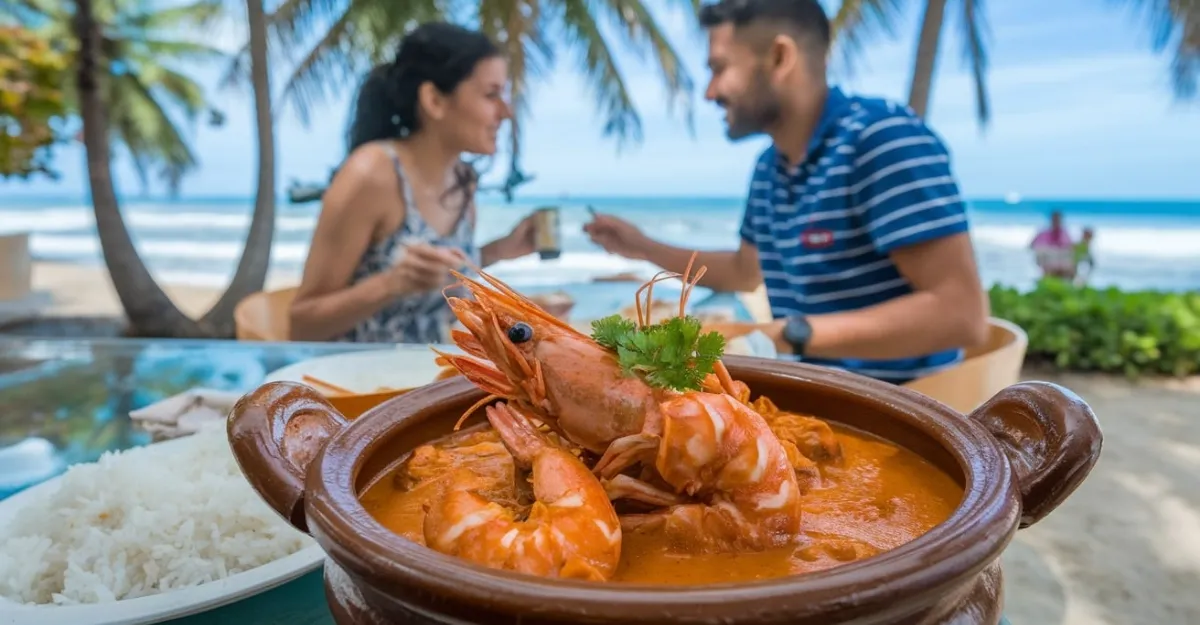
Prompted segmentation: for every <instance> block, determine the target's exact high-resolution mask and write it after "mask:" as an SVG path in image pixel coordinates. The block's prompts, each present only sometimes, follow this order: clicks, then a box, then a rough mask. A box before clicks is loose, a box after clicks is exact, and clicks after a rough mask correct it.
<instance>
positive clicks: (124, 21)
mask: <svg viewBox="0 0 1200 625" xmlns="http://www.w3.org/2000/svg"><path fill="white" fill-rule="evenodd" d="M223 15H225V3H224V2H223V0H194V1H193V2H191V3H189V4H183V5H179V6H173V7H165V8H159V7H153V8H152V9H151V10H146V11H139V12H131V13H129V14H126V15H122V16H121V20H120V21H121V26H122V27H123V28H128V29H129V30H130V31H131V32H147V33H160V32H175V33H178V32H179V31H180V30H182V29H191V28H196V27H205V26H211V25H212V24H213V23H215V22H216V20H217V18H219V17H221V16H223Z"/></svg>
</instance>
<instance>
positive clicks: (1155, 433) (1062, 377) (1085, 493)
mask: <svg viewBox="0 0 1200 625" xmlns="http://www.w3.org/2000/svg"><path fill="white" fill-rule="evenodd" d="M296 279H297V277H296V276H295V275H286V274H278V275H272V276H271V278H270V281H269V282H270V284H269V286H270V288H278V287H280V286H286V285H289V284H294V283H295V281H296ZM165 288H166V291H167V293H168V294H169V295H170V296H171V298H172V299H173V300H174V301H175V302H176V303H177V304H178V305H179V306H180V307H181V308H182V309H183V310H184V311H185V312H187V313H189V314H192V315H199V314H200V313H202V312H204V310H205V309H206V308H207V307H208V306H209V305H210V304H211V303H212V302H214V301H216V298H217V297H218V296H219V293H218V292H217V291H216V290H213V289H204V288H195V287H185V286H168V287H165ZM34 290H35V291H37V292H41V293H43V294H44V295H45V296H46V297H48V298H49V299H50V301H49V302H48V307H47V309H46V312H47V313H48V314H56V315H109V314H112V315H115V314H119V313H120V307H119V304H118V302H117V299H116V295H115V293H114V292H113V290H112V287H111V283H110V282H109V280H108V277H107V273H106V272H105V271H104V270H103V269H101V268H92V267H84V266H79V265H66V264H52V263H36V264H35V266H34ZM1023 377H1024V378H1025V379H1030V380H1033V379H1041V380H1049V381H1053V382H1057V383H1060V384H1062V385H1064V386H1066V387H1068V388H1070V389H1072V390H1074V391H1075V392H1077V393H1079V394H1080V395H1081V396H1082V397H1084V398H1085V399H1086V400H1087V401H1088V402H1089V403H1090V404H1091V406H1092V407H1093V409H1094V410H1095V411H1096V413H1097V415H1099V417H1100V420H1101V425H1102V427H1103V429H1104V434H1105V446H1104V453H1103V456H1102V457H1101V459H1100V462H1099V463H1098V465H1097V466H1096V468H1095V470H1094V471H1093V472H1092V474H1091V476H1090V477H1089V478H1088V480H1087V482H1086V483H1085V484H1084V485H1083V487H1081V488H1080V489H1079V490H1078V491H1076V492H1075V494H1074V495H1073V496H1072V497H1071V498H1070V499H1069V500H1068V501H1067V502H1066V503H1065V504H1064V505H1063V506H1061V507H1060V508H1059V509H1058V510H1056V511H1055V512H1054V513H1053V514H1051V515H1050V516H1049V517H1048V518H1046V519H1044V520H1042V521H1041V522H1040V523H1038V524H1037V525H1035V526H1034V527H1032V528H1029V529H1027V530H1022V531H1021V532H1020V533H1019V534H1018V537H1017V539H1016V540H1015V541H1014V543H1013V544H1012V545H1011V547H1010V548H1009V550H1008V551H1007V552H1006V554H1005V581H1006V590H1005V594H1006V612H1007V614H1008V617H1009V619H1010V620H1011V621H1012V623H1013V625H1056V624H1062V625H1131V624H1135V623H1138V624H1141V623H1145V624H1148V625H1149V624H1154V625H1186V624H1195V623H1200V594H1197V593H1196V592H1195V589H1196V588H1200V479H1197V477H1196V476H1197V474H1200V380H1197V379H1193V380H1183V381H1175V380H1172V381H1149V382H1141V383H1131V382H1129V381H1127V380H1124V379H1120V378H1113V377H1107V376H1095V375H1070V374H1056V373H1053V372H1045V371H1039V370H1036V369H1029V368H1027V369H1026V370H1025V371H1024V372H1023Z"/></svg>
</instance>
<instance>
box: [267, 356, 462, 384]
mask: <svg viewBox="0 0 1200 625" xmlns="http://www.w3.org/2000/svg"><path fill="white" fill-rule="evenodd" d="M436 347H437V348H438V349H441V350H442V351H444V352H450V353H457V354H460V353H462V350H460V349H458V348H457V347H454V346H450V345H446V346H443V345H438V346H436ZM436 358H437V354H435V353H433V350H432V349H430V348H429V346H428V345H398V346H396V349H384V350H379V351H369V352H347V353H344V354H331V355H329V356H318V357H317V358H310V359H308V360H301V361H300V362H295V363H292V364H290V365H288V366H286V367H283V368H281V369H276V370H275V371H272V372H270V373H268V374H267V376H266V379H265V381H266V382H299V383H301V384H305V383H306V382H305V381H304V376H305V375H309V376H312V377H314V378H317V379H318V380H322V381H324V382H329V383H330V384H336V385H338V386H340V387H342V388H345V389H347V390H350V391H353V392H355V393H374V392H375V391H376V390H378V389H379V388H380V387H390V388H416V387H418V386H424V385H426V384H429V383H431V382H433V381H435V380H436V378H437V375H438V373H439V372H441V370H442V368H441V367H439V366H438V365H437V363H435V362H434V360H435V359H436Z"/></svg>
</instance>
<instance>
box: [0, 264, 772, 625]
mask: <svg viewBox="0 0 1200 625" xmlns="http://www.w3.org/2000/svg"><path fill="white" fill-rule="evenodd" d="M635 289H636V286H630V285H629V284H621V285H616V284H600V285H595V286H589V287H587V288H586V289H583V288H573V289H572V288H568V289H566V290H568V292H570V293H571V294H572V295H573V296H575V298H576V301H589V302H596V301H598V300H599V301H602V302H604V303H605V304H606V305H608V306H613V307H615V308H612V309H609V310H604V309H603V306H592V307H591V308H594V309H595V310H592V309H588V310H580V309H577V310H576V311H573V313H572V316H573V317H576V318H589V317H593V316H603V315H604V314H611V313H612V312H614V311H615V310H618V309H619V308H620V307H623V306H625V305H627V304H628V303H630V302H632V299H631V296H632V292H633V290H635ZM545 290H558V287H555V288H553V289H551V288H547V289H545ZM577 291H587V292H586V293H583V292H577ZM699 291H700V290H699V289H697V293H699ZM600 294H604V295H603V297H594V296H596V295H600ZM677 294H678V291H677V290H676V291H675V292H674V293H672V292H671V291H669V290H666V289H664V292H663V293H662V295H663V296H665V297H672V296H677ZM618 295H620V297H618ZM581 296H586V297H581ZM693 307H694V309H706V308H710V307H715V308H724V309H727V310H732V311H733V312H734V315H735V317H736V318H737V319H738V320H739V321H750V320H751V318H750V316H749V313H748V311H747V310H746V309H745V307H744V306H743V305H742V304H741V302H740V301H739V299H738V298H737V296H736V295H734V294H725V293H719V294H709V296H708V297H706V298H704V299H703V300H699V299H697V301H695V304H694V306H693ZM583 313H587V314H583ZM392 348H393V345H392V344H354V343H260V342H238V341H218V340H213V341H206V340H157V339H155V340H139V339H88V340H65V339H42V338H11V337H10V338H6V337H3V336H0V415H3V418H2V419H0V499H3V498H5V497H8V496H10V495H12V494H14V493H16V492H18V491H20V490H22V489H24V488H28V487H29V486H32V485H34V484H37V483H40V482H43V481H45V480H48V479H51V478H53V477H54V476H56V475H58V474H60V473H62V472H63V471H64V470H65V469H66V467H67V466H69V465H72V464H75V463H80V462H92V461H95V460H96V459H98V458H99V457H100V455H101V454H103V453H104V452H106V451H110V450H120V449H128V448H131V447H135V446H139V445H145V444H147V443H149V442H150V435H149V434H147V433H145V432H142V431H141V430H139V429H137V428H135V427H134V426H133V423H132V421H131V420H130V418H129V413H130V412H131V411H135V410H138V409H140V408H143V407H145V406H148V405H150V404H153V403H155V402H158V401H160V400H162V399H165V398H167V397H170V396H173V395H176V394H178V393H182V392H184V391H187V390H189V389H191V388H195V387H204V388H210V389H216V390H223V391H235V392H248V391H251V390H253V389H254V388H256V387H257V386H258V385H260V384H261V383H262V382H263V380H264V378H265V377H266V376H267V374H268V373H270V372H272V371H274V370H276V369H279V368H281V367H284V366H287V365H289V364H292V363H294V362H298V361H301V360H306V359H309V358H314V357H317V356H324V355H328V354H335V353H344V352H351V351H370V350H385V349H392ZM5 455H7V458H5ZM221 621H225V622H231V623H248V624H249V623H254V624H268V625H270V624H275V623H278V624H281V625H282V624H285V623H286V624H288V625H317V624H329V623H332V622H333V621H332V617H331V616H330V614H329V610H328V607H327V606H326V603H325V592H324V585H323V582H322V572H321V570H319V569H318V570H316V571H313V572H311V573H309V574H307V575H305V576H303V577H301V578H299V579H297V580H295V581H292V582H290V583H287V584H284V585H282V586H279V587H277V588H275V589H273V590H270V591H267V592H263V593H260V594H258V595H256V596H254V597H251V598H249V599H246V600H243V601H240V602H237V603H235V604H231V605H227V606H224V607H220V608H216V609H213V610H210V611H207V612H204V613H202V614H198V615H194V616H190V617H187V618H183V619H178V620H175V621H171V622H172V623H175V624H176V625H202V624H203V625H207V624H210V623H211V624H214V625H215V624H216V623H219V622H221Z"/></svg>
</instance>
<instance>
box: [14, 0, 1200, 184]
mask: <svg viewBox="0 0 1200 625" xmlns="http://www.w3.org/2000/svg"><path fill="white" fill-rule="evenodd" d="M648 1H649V2H651V4H652V6H654V7H656V8H658V9H659V10H658V11H657V14H658V15H659V16H660V17H661V19H662V20H663V22H664V24H665V25H666V26H667V27H668V31H669V33H670V34H671V35H672V40H673V41H674V42H675V43H676V46H677V48H678V49H679V50H680V52H681V54H682V56H683V57H684V60H685V61H686V62H687V65H688V69H689V71H690V72H691V75H692V78H693V80H694V82H695V83H696V91H697V93H696V94H695V95H694V107H695V111H696V116H695V136H692V135H690V134H689V133H688V130H687V127H686V125H685V124H684V122H683V120H682V117H681V116H679V115H674V116H672V115H670V114H669V113H668V112H667V110H666V100H665V98H664V93H663V91H662V89H661V88H660V87H659V86H658V82H657V78H656V75H655V73H654V72H653V69H652V68H651V67H650V66H649V65H647V64H645V63H639V62H638V61H637V59H636V57H635V56H633V55H629V54H626V55H625V56H624V58H623V59H622V61H623V66H624V68H625V70H626V75H627V78H628V82H629V83H630V85H631V86H632V89H633V91H634V92H635V94H636V97H637V101H638V103H639V110H640V112H641V114H642V122H643V128H644V134H645V139H644V141H643V142H642V143H641V144H640V145H635V146H630V147H627V148H626V149H625V150H623V151H621V152H618V150H617V144H616V142H615V141H613V140H611V139H605V138H603V137H601V134H600V128H601V121H600V118H599V115H598V113H597V112H596V108H595V106H594V105H593V103H592V101H591V100H590V99H589V96H588V91H587V90H586V89H585V87H584V84H583V82H582V80H581V79H580V77H579V76H578V75H577V74H576V72H575V71H574V63H573V60H574V59H572V58H571V57H569V56H567V55H563V56H562V57H561V58H560V59H559V63H558V67H557V69H556V70H555V71H554V72H553V73H551V74H550V75H548V76H546V77H545V78H543V79H542V80H540V81H538V82H537V83H536V84H535V85H534V86H533V89H534V96H533V105H532V114H531V115H530V116H529V118H528V120H527V121H526V125H525V129H526V132H525V137H524V156H523V163H524V169H525V170H526V171H527V172H530V173H533V174H535V175H536V176H537V180H536V181H535V182H534V183H532V184H530V185H528V186H527V187H524V188H522V190H521V192H522V193H523V194H528V195H559V194H561V193H567V192H569V193H571V194H576V195H631V196H638V195H684V196H709V195H715V196H739V195H742V194H743V193H744V191H745V186H746V183H747V180H748V176H749V173H750V169H751V167H752V164H753V161H754V158H755V155H756V154H757V153H758V152H759V151H760V150H761V149H762V148H763V147H765V145H766V142H767V140H766V139H765V138H762V137H759V138H753V139H750V140H747V141H743V142H739V143H735V144H731V143H730V142H729V141H727V139H726V138H725V135H724V128H723V125H722V122H721V112H720V110H719V109H718V108H717V107H716V106H715V105H712V104H710V103H708V102H705V101H704V100H703V93H702V92H703V88H704V84H705V82H706V81H707V79H708V74H707V71H706V69H705V67H704V58H705V52H706V50H705V41H704V39H703V34H702V33H701V32H700V31H699V30H698V29H697V27H696V26H695V25H694V22H693V21H692V19H691V18H689V17H687V16H686V15H684V14H683V13H682V12H679V11H675V10H671V9H667V8H664V7H663V6H662V5H661V4H660V3H659V0H648ZM831 4H832V5H836V2H834V3H831ZM909 4H911V5H915V4H917V3H915V2H913V3H909ZM1114 4H1115V3H1111V2H1097V1H1096V0H1056V1H1055V2H1053V3H1051V2H1036V3H1035V2H1033V0H1020V1H1016V2H993V3H988V6H987V11H988V16H989V20H988V22H989V25H990V62H991V69H990V72H989V76H988V80H989V85H990V89H991V102H992V110H993V119H992V122H991V124H990V125H989V127H988V128H987V129H986V130H985V131H981V130H980V129H979V127H978V126H977V125H976V123H975V119H974V107H973V102H972V97H973V96H972V91H971V88H970V79H969V76H968V74H967V73H966V71H965V65H964V64H963V63H962V62H961V58H962V57H961V54H960V49H961V48H960V46H959V39H958V36H957V18H958V15H957V13H956V10H957V7H958V3H957V2H951V3H950V8H949V9H948V17H949V18H950V21H949V22H948V24H947V29H946V32H947V37H946V38H945V39H944V43H943V47H942V50H941V56H940V59H939V65H938V73H937V77H936V82H935V85H934V95H933V102H932V106H931V110H930V116H929V122H930V124H931V125H932V126H933V128H934V129H935V130H936V131H937V132H938V133H939V134H940V135H941V136H942V137H943V138H944V139H945V140H946V142H947V144H948V145H949V147H950V149H951V154H952V156H953V158H954V167H955V169H956V171H957V173H958V175H959V176H960V179H961V184H962V187H963V191H964V193H965V194H966V195H967V196H969V197H975V198H981V197H998V196H1002V195H1003V194H1005V193H1007V192H1008V191H1018V192H1020V193H1021V194H1023V195H1024V196H1025V197H1054V198H1064V197H1083V198H1102V197H1103V198H1189V199H1196V198H1200V175H1197V172H1200V148H1197V145H1200V104H1193V105H1190V106H1187V105H1180V104H1176V103H1174V102H1173V101H1172V98H1171V94H1170V87H1169V84H1168V75H1167V64H1168V58H1167V56H1165V55H1156V54H1154V53H1153V52H1152V51H1151V48H1150V35H1149V31H1148V29H1147V28H1145V27H1144V26H1143V24H1144V22H1142V21H1140V20H1139V18H1138V17H1137V16H1136V15H1134V14H1133V13H1131V12H1130V11H1129V10H1128V9H1125V8H1123V7H1120V6H1114ZM1035 7H1036V9H1035ZM917 17H918V16H917V13H916V11H915V10H914V11H912V12H911V14H910V15H908V17H907V19H906V21H905V23H904V24H902V25H901V26H900V28H899V29H898V31H897V32H898V36H897V37H896V38H895V39H894V40H889V39H887V38H885V37H882V36H880V37H878V38H877V39H876V40H875V41H874V42H873V43H870V44H869V45H868V46H867V48H866V50H865V53H864V56H862V57H861V61H860V62H859V63H858V65H857V69H856V71H855V72H854V74H853V75H852V76H845V75H844V73H843V72H839V71H838V70H839V68H838V67H836V66H835V68H834V71H835V75H834V76H833V78H832V80H834V81H835V82H837V83H839V84H841V85H842V86H843V88H845V89H847V90H849V91H854V92H859V93H864V94H869V95H881V96H884V97H888V98H894V99H899V100H903V99H904V98H905V96H906V95H907V88H908V81H909V77H910V71H911V70H910V67H911V62H912V57H913V48H914V44H915V33H916V32H917ZM213 36H214V37H216V38H217V40H219V41H220V42H222V44H223V45H227V46H233V45H235V44H236V43H238V42H240V40H241V38H242V37H243V35H242V34H241V29H240V25H238V24H236V23H233V24H227V25H225V26H223V27H222V28H221V29H219V30H218V32H216V33H215V34H214V35H213ZM183 69H185V70H187V71H189V72H191V73H192V74H193V75H195V76H197V77H199V78H201V79H202V82H203V84H204V85H205V86H206V87H208V88H209V89H211V93H212V94H213V98H214V101H215V102H216V103H217V104H218V106H219V107H220V108H221V109H223V110H224V111H225V112H226V113H227V115H228V121H227V123H226V125H225V126H224V127H223V128H220V129H211V128H208V127H205V126H200V127H198V128H197V129H196V130H195V140H194V141H195V143H194V145H195V147H196V150H197V152H198V154H199V158H200V161H201V167H200V170H199V171H198V172H196V173H194V174H192V175H191V176H189V177H188V178H187V179H185V181H184V183H183V194H184V196H185V197H186V196H214V195H220V196H249V195H251V194H252V193H253V185H254V179H255V146H254V144H253V137H254V129H253V124H252V115H253V111H252V109H251V103H250V100H249V94H248V93H245V92H242V91H238V90H234V91H230V90H218V89H217V87H216V79H217V76H218V75H219V71H220V69H219V68H217V67H196V68H183ZM286 69H287V68H285V67H276V68H273V71H274V72H275V74H276V76H275V78H277V79H278V78H280V77H281V76H282V74H283V73H284V70H286ZM350 95H351V94H349V93H346V94H344V95H343V97H341V98H338V99H335V100H333V101H331V102H329V103H327V104H326V105H325V106H323V107H322V108H320V109H319V110H318V111H317V112H316V113H315V115H314V117H313V122H312V124H311V126H310V127H308V128H305V127H303V126H302V125H301V124H300V123H299V122H298V121H297V119H296V117H295V115H294V114H293V113H292V111H291V109H290V107H287V106H283V107H280V109H279V111H278V122H277V131H276V132H277V135H276V136H277V140H278V150H279V152H278V162H279V170H278V181H279V188H280V190H282V189H284V188H286V185H287V183H288V182H289V181H290V180H291V179H300V180H306V181H309V180H315V181H324V180H325V179H326V177H327V175H328V172H329V169H330V168H331V167H333V166H334V165H336V163H337V162H338V161H339V160H340V159H341V157H342V150H343V142H342V130H343V128H344V124H345V116H346V111H347V109H348V103H349V99H350ZM57 165H58V167H59V169H60V170H61V171H62V174H63V178H62V179H61V180H60V181H59V182H58V183H52V182H46V181H38V182H33V183H24V182H8V183H0V198H4V197H8V198H14V199H15V198H17V197H21V196H33V195H39V196H44V195H55V196H79V195H82V194H83V193H85V190H86V184H87V183H86V174H85V173H84V171H83V154H82V150H81V149H79V148H78V147H69V148H67V149H60V150H59V152H58V158H57ZM503 169H504V164H503V162H498V163H497V165H496V167H495V170H496V171H502V170H503ZM116 173H117V176H118V184H119V187H120V189H121V190H122V191H124V192H127V193H137V192H138V191H140V187H139V185H138V184H137V181H136V178H135V177H134V175H133V173H132V170H131V169H130V168H129V167H128V166H127V164H125V163H124V162H123V161H121V162H119V163H118V167H117V169H116ZM158 191H159V190H157V189H156V190H155V192H158ZM0 202H3V199H0Z"/></svg>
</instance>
